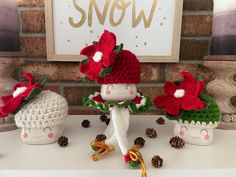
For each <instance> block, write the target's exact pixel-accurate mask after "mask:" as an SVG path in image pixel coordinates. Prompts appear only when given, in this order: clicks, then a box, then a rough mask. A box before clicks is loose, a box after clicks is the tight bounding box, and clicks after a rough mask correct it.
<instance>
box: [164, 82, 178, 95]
mask: <svg viewBox="0 0 236 177" xmlns="http://www.w3.org/2000/svg"><path fill="white" fill-rule="evenodd" d="M177 89H180V86H176V85H175V84H174V83H172V82H170V81H166V82H165V85H164V91H165V93H166V94H167V95H171V96H174V93H175V91H176V90H177Z"/></svg>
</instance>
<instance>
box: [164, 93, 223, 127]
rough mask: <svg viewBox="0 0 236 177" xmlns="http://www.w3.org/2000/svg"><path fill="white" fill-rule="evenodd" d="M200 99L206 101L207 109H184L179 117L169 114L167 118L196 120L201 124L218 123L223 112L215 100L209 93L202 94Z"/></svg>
mask: <svg viewBox="0 0 236 177" xmlns="http://www.w3.org/2000/svg"><path fill="white" fill-rule="evenodd" d="M200 99H201V100H202V101H204V102H205V103H206V108H205V109H202V110H199V111H196V110H193V111H182V112H181V114H180V115H179V116H177V117H173V116H170V115H167V118H168V119H170V120H178V121H182V122H186V121H187V122H188V123H189V124H191V123H196V122H200V123H201V124H202V123H206V124H209V123H212V124H215V123H218V122H219V121H220V119H221V113H220V109H219V106H218V105H217V103H216V102H215V100H214V99H213V98H212V97H211V96H209V95H207V94H202V95H200Z"/></svg>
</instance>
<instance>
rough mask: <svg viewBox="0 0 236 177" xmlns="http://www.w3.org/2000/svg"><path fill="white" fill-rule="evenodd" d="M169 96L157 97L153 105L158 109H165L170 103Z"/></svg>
mask: <svg viewBox="0 0 236 177" xmlns="http://www.w3.org/2000/svg"><path fill="white" fill-rule="evenodd" d="M168 99H169V96H157V97H156V98H154V100H153V103H154V104H155V105H156V107H157V108H164V107H165V105H166V103H168Z"/></svg>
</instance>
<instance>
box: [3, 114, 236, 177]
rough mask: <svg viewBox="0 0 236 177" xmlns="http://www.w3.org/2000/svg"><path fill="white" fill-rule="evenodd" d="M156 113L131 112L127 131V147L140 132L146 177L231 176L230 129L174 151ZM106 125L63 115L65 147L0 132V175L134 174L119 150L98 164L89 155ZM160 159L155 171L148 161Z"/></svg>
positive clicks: (235, 154)
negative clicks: (152, 132) (150, 131)
mask: <svg viewBox="0 0 236 177" xmlns="http://www.w3.org/2000/svg"><path fill="white" fill-rule="evenodd" d="M157 117H158V116H132V118H131V126H130V130H129V142H130V146H132V143H133V141H134V139H135V138H136V137H138V136H142V137H144V138H145V140H146V144H145V147H144V148H143V149H142V150H141V152H142V154H143V157H144V159H145V162H146V166H147V172H148V176H153V177H155V176H158V177H167V176H174V177H180V176H181V177H185V176H186V177H187V176H188V177H189V176H193V177H194V176H196V177H199V176H201V177H205V176H206V177H211V176H212V177H218V176H219V177H222V176H227V177H231V176H232V177H235V176H236V131H232V130H231V131H230V130H229V131H225V130H215V140H214V142H213V144H212V145H210V146H194V145H188V144H187V145H186V146H185V148H184V149H182V150H178V149H174V148H172V147H171V146H170V145H169V139H170V138H171V137H173V134H172V129H173V123H172V122H170V121H166V124H165V125H158V124H156V122H155V121H156V119H157ZM83 119H89V120H90V121H91V127H90V128H88V129H85V128H82V127H81V125H80V124H81V122H82V120H83ZM105 128H106V124H105V123H102V122H101V121H100V119H99V116H87V115H85V116H69V118H68V119H67V121H66V125H65V132H64V135H65V136H67V137H68V138H69V145H68V146H67V147H65V148H62V147H59V146H58V145H57V144H56V143H54V144H50V145H26V144H24V143H23V142H22V141H21V139H20V130H19V129H18V130H15V131H10V132H3V133H0V143H1V144H0V177H8V176H9V177H28V176H29V177H44V176H45V177H49V176H50V177H54V176H55V177H77V176H78V177H79V176H86V177H95V176H96V177H98V176H102V177H106V176H107V177H108V176H109V177H110V176H111V175H112V177H116V176H117V177H118V176H125V177H136V176H140V174H141V171H140V170H130V169H127V167H126V165H125V164H124V162H123V156H122V155H121V152H120V150H119V149H117V150H116V151H115V152H112V153H110V154H108V155H106V156H104V157H103V158H102V159H101V160H99V161H98V162H94V161H92V159H91V158H90V156H91V154H92V152H93V151H92V150H91V148H90V142H91V140H93V139H94V138H95V136H96V135H97V134H100V133H103V131H104V130H105ZM146 128H155V129H156V130H157V132H158V137H157V138H156V139H150V138H147V137H146V136H145V130H146ZM156 154H157V155H160V156H161V157H162V158H163V159H164V165H163V167H162V168H161V169H155V168H153V167H152V165H151V158H152V157H153V155H156Z"/></svg>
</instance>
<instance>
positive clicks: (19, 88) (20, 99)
mask: <svg viewBox="0 0 236 177" xmlns="http://www.w3.org/2000/svg"><path fill="white" fill-rule="evenodd" d="M22 77H23V78H25V79H26V80H27V81H28V83H25V82H19V83H17V84H16V85H14V87H13V90H14V92H13V93H12V94H11V95H8V96H3V97H1V100H2V102H3V104H4V105H3V106H2V107H0V118H4V117H6V116H8V115H9V114H13V115H14V114H16V113H17V112H18V111H19V110H20V109H21V108H22V107H23V106H25V105H26V104H27V103H28V102H30V101H31V100H32V99H34V98H35V97H36V96H37V95H39V94H40V92H41V91H42V88H43V87H44V85H45V83H46V80H47V79H46V78H45V79H43V81H42V82H41V83H34V79H33V76H32V75H31V74H30V73H24V74H23V75H22Z"/></svg>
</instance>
